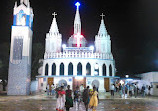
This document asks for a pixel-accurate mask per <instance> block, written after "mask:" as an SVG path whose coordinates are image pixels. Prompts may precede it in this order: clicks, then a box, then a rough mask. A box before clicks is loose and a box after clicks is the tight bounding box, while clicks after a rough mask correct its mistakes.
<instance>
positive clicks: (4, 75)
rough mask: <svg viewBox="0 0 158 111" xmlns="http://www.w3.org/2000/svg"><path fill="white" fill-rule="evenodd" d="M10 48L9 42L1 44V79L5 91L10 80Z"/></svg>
mask: <svg viewBox="0 0 158 111" xmlns="http://www.w3.org/2000/svg"><path fill="white" fill-rule="evenodd" d="M9 48H10V44H9V43H1V44H0V61H1V62H0V79H1V80H2V84H3V90H4V91H5V90H6V89H5V87H6V85H7V81H8V67H9Z"/></svg>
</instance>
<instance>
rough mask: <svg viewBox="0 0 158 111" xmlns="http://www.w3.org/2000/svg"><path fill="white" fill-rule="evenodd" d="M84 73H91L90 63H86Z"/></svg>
mask: <svg viewBox="0 0 158 111" xmlns="http://www.w3.org/2000/svg"><path fill="white" fill-rule="evenodd" d="M86 75H91V65H90V63H87V65H86Z"/></svg>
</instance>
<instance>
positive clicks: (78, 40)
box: [74, 33, 83, 47]
mask: <svg viewBox="0 0 158 111" xmlns="http://www.w3.org/2000/svg"><path fill="white" fill-rule="evenodd" d="M74 37H75V38H76V39H77V47H80V39H81V38H83V35H81V34H80V33H77V34H76V35H75V36H74Z"/></svg>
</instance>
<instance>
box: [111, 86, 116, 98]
mask: <svg viewBox="0 0 158 111" xmlns="http://www.w3.org/2000/svg"><path fill="white" fill-rule="evenodd" d="M114 90H115V86H114V84H111V86H110V91H111V96H113V97H114Z"/></svg>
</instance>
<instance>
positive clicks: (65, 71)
mask: <svg viewBox="0 0 158 111" xmlns="http://www.w3.org/2000/svg"><path fill="white" fill-rule="evenodd" d="M67 75H68V64H66V63H65V64H64V76H67Z"/></svg>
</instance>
